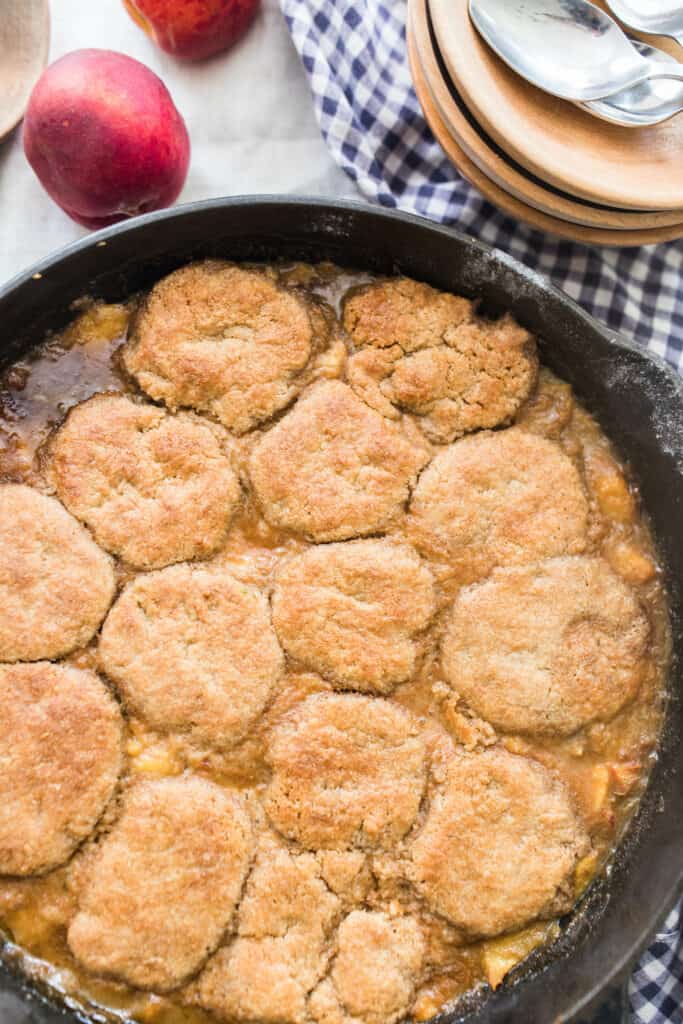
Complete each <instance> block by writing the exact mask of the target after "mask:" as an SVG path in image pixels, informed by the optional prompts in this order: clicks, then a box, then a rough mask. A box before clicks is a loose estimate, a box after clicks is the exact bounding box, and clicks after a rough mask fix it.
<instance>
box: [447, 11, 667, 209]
mask: <svg viewBox="0 0 683 1024" xmlns="http://www.w3.org/2000/svg"><path fill="white" fill-rule="evenodd" d="M429 10H430V13H431V17H432V20H433V25H434V33H435V36H436V40H437V42H438V46H439V50H440V51H441V55H442V57H443V59H444V62H445V64H446V67H447V68H448V74H449V76H450V78H451V79H452V81H453V83H454V85H455V87H456V89H457V90H458V92H459V93H460V96H461V97H462V99H463V101H464V102H465V104H466V105H467V107H468V108H469V110H470V111H471V113H472V114H473V115H474V116H475V117H476V119H477V121H478V122H479V124H480V125H481V127H482V128H483V129H484V131H486V132H487V133H488V135H490V136H491V138H492V139H494V140H495V142H496V143H497V144H498V145H499V146H500V147H501V148H502V149H503V150H504V151H505V152H506V153H507V154H508V155H509V156H511V157H512V158H513V159H514V160H515V161H516V162H517V163H519V164H521V165H522V167H524V168H526V169H527V170H528V171H531V173H532V174H533V175H535V176H536V177H537V178H539V179H540V180H541V181H543V182H546V183H549V184H552V185H553V186H554V187H555V188H558V189H561V190H562V191H564V192H568V193H570V194H571V195H575V196H580V197H581V198H583V199H588V200H589V201H591V202H594V203H600V204H604V205H607V206H616V207H624V208H627V209H635V210H641V211H643V210H680V211H681V212H682V213H683V172H682V171H681V162H682V161H683V115H681V114H679V115H678V116H677V117H674V118H672V119H671V120H670V121H667V122H665V123H664V124H659V125H655V126H653V127H649V128H622V127H620V126H618V125H611V124H607V123H606V122H604V121H600V120H598V119H597V118H595V117H593V116H592V115H591V114H588V113H586V111H584V110H580V109H579V108H578V107H575V106H574V105H573V104H572V103H568V102H567V101H566V100H560V99H557V98H556V97H554V96H549V95H548V94H547V93H545V92H542V91H541V90H540V89H536V88H535V87H534V86H532V85H529V83H528V82H526V81H525V80H524V79H522V78H520V77H519V75H516V74H515V72H514V71H512V70H511V69H510V68H508V67H507V65H506V64H504V63H503V62H502V61H501V60H500V59H499V58H498V57H497V56H496V55H495V54H494V53H493V51H492V50H491V49H490V48H489V47H488V46H487V45H486V43H484V41H483V40H482V39H481V37H480V36H479V34H478V33H477V31H476V29H475V28H474V26H473V25H472V22H471V21H470V18H469V14H468V10H467V0H430V3H429Z"/></svg>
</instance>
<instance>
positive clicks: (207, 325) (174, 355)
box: [123, 260, 315, 434]
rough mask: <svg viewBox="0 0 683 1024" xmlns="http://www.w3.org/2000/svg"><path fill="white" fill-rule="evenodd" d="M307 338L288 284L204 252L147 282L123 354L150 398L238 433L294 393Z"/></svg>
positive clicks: (310, 341) (303, 313)
mask: <svg viewBox="0 0 683 1024" xmlns="http://www.w3.org/2000/svg"><path fill="white" fill-rule="evenodd" d="M314 340H315V339H314V336H313V329H312V326H311V319H310V317H309V315H308V312H307V309H306V306H305V304H304V302H303V301H302V300H301V299H300V298H299V297H298V296H297V295H295V294H294V293H293V292H292V291H288V290H286V289H284V288H281V287H279V286H278V285H277V284H276V283H275V282H274V281H273V280H272V279H271V278H270V277H269V276H268V275H267V274H264V273H263V272H261V271H257V270H247V269H244V268H242V267H238V266H234V265H233V264H230V263H223V262H221V261H218V260H208V261H206V262H203V263H193V264H191V265H190V266H187V267H183V268H182V269H181V270H176V271H175V272H174V273H173V274H169V276H168V277H165V278H163V280H161V281H159V283H158V284H156V285H155V286H154V288H153V289H152V291H151V292H150V294H149V296H148V298H147V300H146V302H145V305H144V307H143V309H142V311H141V313H140V314H139V316H138V318H137V321H136V323H135V324H134V328H133V332H132V337H131V340H130V342H129V343H128V344H127V345H126V347H125V349H124V352H123V359H124V364H125V366H126V369H127V370H128V372H129V373H130V374H132V376H133V377H135V379H136V380H137V382H138V384H139V385H140V387H141V388H142V389H143V391H146V392H147V394H148V395H150V396H151V397H152V398H154V399H155V400H157V401H163V402H164V403H165V404H166V405H168V406H169V408H171V409H178V408H182V407H189V408H192V409H196V410H198V411H200V412H208V413H210V414H211V415H212V416H214V417H215V418H216V419H217V420H218V421H219V422H221V423H222V424H223V425H224V426H226V427H227V428H228V429H229V430H231V431H233V432H234V433H236V434H243V433H245V431H247V430H251V429H252V428H253V427H255V426H256V425H257V424H259V423H261V422H263V421H264V420H266V419H268V418H269V417H271V416H272V415H273V414H274V413H275V412H277V411H278V410H279V409H282V408H283V407H284V406H285V405H287V403H288V402H289V401H291V399H292V398H293V397H294V396H295V395H296V393H297V390H298V387H299V384H298V382H297V377H298V376H299V375H300V374H301V371H302V370H304V369H305V367H306V365H307V363H308V361H309V358H310V356H311V354H312V351H313V348H314Z"/></svg>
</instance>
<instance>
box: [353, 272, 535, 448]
mask: <svg viewBox="0 0 683 1024" xmlns="http://www.w3.org/2000/svg"><path fill="white" fill-rule="evenodd" d="M344 326H345V328H346V330H347V331H348V333H349V334H350V336H351V338H352V340H353V342H354V344H355V346H356V347H357V349H358V351H357V352H356V354H355V355H353V356H352V357H351V359H350V361H349V366H348V378H349V382H350V383H351V385H352V386H353V387H354V389H355V390H357V391H358V393H359V394H361V395H362V396H363V398H364V399H365V401H367V402H368V404H369V405H371V406H372V407H373V408H375V409H377V410H378V412H381V413H383V414H384V415H385V416H389V417H392V418H397V417H398V416H399V415H400V412H401V411H402V410H405V411H407V412H410V413H414V414H415V415H417V416H418V418H419V422H420V424H421V426H422V428H423V430H424V431H425V433H426V434H427V436H428V437H429V438H430V439H431V440H433V441H435V442H438V443H443V442H448V441H453V440H454V439H455V438H457V437H460V436H461V435H462V434H465V433H468V432H469V431H472V430H480V429H482V428H486V427H496V426H499V425H500V424H502V423H506V422H508V421H509V420H510V419H511V418H512V417H513V416H514V415H515V413H516V412H517V410H518V409H519V408H520V406H521V405H522V404H523V403H524V402H525V401H526V399H527V398H528V397H529V395H530V394H531V392H532V390H533V387H534V385H535V383H536V378H537V373H538V357H537V355H536V346H535V343H534V339H533V338H532V336H531V335H530V334H529V332H528V331H526V330H525V329H524V328H523V327H520V326H519V324H517V323H516V322H515V321H514V320H513V318H512V317H511V316H510V315H506V316H504V317H502V318H501V319H500V320H497V321H493V322H492V321H488V320H484V319H483V318H481V317H477V316H475V315H474V311H473V306H472V303H471V302H469V301H468V300H467V299H463V298H460V297H459V296H457V295H451V294H448V293H447V292H439V291H437V290H436V289H434V288H430V287H429V285H426V284H421V283H419V282H417V281H412V280H410V279H409V278H398V279H393V280H389V281H380V282H376V283H373V284H371V285H369V286H367V287H366V288H363V289H361V290H360V291H358V292H356V293H355V294H353V295H352V296H351V297H350V298H349V299H348V300H347V302H346V303H345V307H344Z"/></svg>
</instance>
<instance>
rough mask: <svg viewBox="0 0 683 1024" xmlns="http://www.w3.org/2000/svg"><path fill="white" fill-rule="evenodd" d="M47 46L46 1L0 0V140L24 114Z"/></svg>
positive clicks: (44, 61)
mask: <svg viewBox="0 0 683 1024" xmlns="http://www.w3.org/2000/svg"><path fill="white" fill-rule="evenodd" d="M49 47H50V13H49V8H48V0H0V139H2V138H4V137H5V136H6V135H8V134H9V132H11V131H12V129H13V128H15V127H16V125H17V124H18V123H19V121H21V119H22V117H23V116H24V111H25V110H26V106H27V104H28V100H29V96H30V95H31V90H32V89H33V86H34V85H35V84H36V82H37V81H38V79H39V78H40V75H41V73H42V71H43V68H44V67H45V65H46V64H47V56H48V50H49Z"/></svg>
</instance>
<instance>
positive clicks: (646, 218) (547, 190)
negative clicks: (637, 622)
mask: <svg viewBox="0 0 683 1024" xmlns="http://www.w3.org/2000/svg"><path fill="white" fill-rule="evenodd" d="M411 18H412V22H411V24H412V33H413V39H414V45H415V47H416V49H417V54H418V58H419V61H420V64H421V65H422V70H423V75H424V78H425V80H426V83H427V85H428V87H429V90H430V92H431V94H432V99H433V101H434V103H435V104H436V106H437V107H438V109H439V113H440V115H441V118H442V120H443V121H444V123H445V125H446V126H447V128H448V130H449V132H450V134H451V135H452V136H453V138H454V139H455V141H456V142H457V143H458V145H459V146H460V148H461V149H462V150H464V152H465V153H466V154H467V156H468V157H469V158H470V160H471V161H472V162H473V163H475V164H476V165H477V167H479V169H480V170H481V171H483V172H484V174H486V175H487V176H488V177H489V178H491V179H492V180H493V181H494V182H495V183H496V184H497V185H499V186H500V187H501V188H502V189H504V190H505V191H506V192H509V193H510V194H511V195H513V196H515V197H516V198H517V199H519V200H521V201H522V202H523V203H526V204H528V205H529V206H533V207H534V208H535V209H537V210H540V211H541V212H542V213H547V214H550V216H552V217H559V218H561V219H562V220H568V221H571V222H572V223H574V224H583V225H586V226H587V227H599V228H608V229H610V230H614V231H633V230H641V229H643V228H657V227H669V226H673V225H678V224H680V223H681V221H682V220H683V217H682V216H681V211H680V210H673V211H671V210H663V211H654V212H653V211H647V212H644V213H639V212H635V211H633V210H619V209H616V208H615V207H609V206H598V205H597V204H593V203H589V202H588V201H587V200H581V199H578V198H575V197H573V196H571V195H569V194H567V193H565V192H561V191H559V190H558V189H554V188H552V186H551V187H546V186H545V185H544V183H543V182H542V181H539V180H537V179H536V178H534V177H533V176H532V175H531V174H530V173H529V172H528V171H526V170H525V169H524V168H523V167H521V166H520V165H519V164H515V163H514V162H513V161H511V160H510V159H509V158H508V157H507V155H506V154H505V153H504V152H503V151H502V150H501V149H500V147H499V146H497V144H496V143H495V142H494V141H493V140H492V139H490V138H489V137H488V136H487V135H486V133H485V132H483V131H482V129H481V127H480V126H479V125H478V124H477V122H476V120H475V119H474V117H473V116H472V114H471V113H470V112H469V111H468V110H467V107H466V106H465V104H464V102H463V100H462V98H461V97H460V96H459V94H458V91H457V89H456V88H455V86H454V85H453V83H452V82H451V80H450V78H449V76H448V72H447V70H446V67H445V65H444V63H443V60H442V59H441V55H440V53H439V50H438V46H437V44H436V39H435V37H434V33H433V31H432V27H431V22H430V18H429V9H428V0H411Z"/></svg>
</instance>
